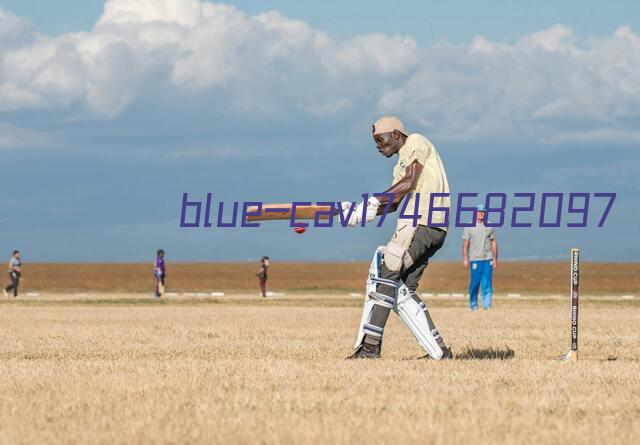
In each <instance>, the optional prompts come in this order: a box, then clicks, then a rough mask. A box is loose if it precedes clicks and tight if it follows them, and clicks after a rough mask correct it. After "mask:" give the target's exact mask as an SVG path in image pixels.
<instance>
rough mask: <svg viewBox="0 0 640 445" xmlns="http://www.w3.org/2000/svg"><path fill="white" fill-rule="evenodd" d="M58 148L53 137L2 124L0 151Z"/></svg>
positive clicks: (0, 127)
mask: <svg viewBox="0 0 640 445" xmlns="http://www.w3.org/2000/svg"><path fill="white" fill-rule="evenodd" d="M58 146H59V144H58V143H57V142H56V140H55V139H54V137H53V136H52V135H48V134H45V133H42V132H39V131H35V130H30V129H28V128H21V127H18V126H15V125H12V124H0V150H2V149H17V148H25V147H27V148H34V147H38V148H42V147H58Z"/></svg>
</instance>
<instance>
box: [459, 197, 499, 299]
mask: <svg viewBox="0 0 640 445" xmlns="http://www.w3.org/2000/svg"><path fill="white" fill-rule="evenodd" d="M476 215H477V219H476V225H475V227H465V229H464V233H463V235H462V240H463V241H462V262H463V264H464V267H465V269H470V270H471V283H470V284H469V305H470V306H471V310H472V311H477V310H478V291H479V290H480V289H482V307H483V308H484V309H485V310H487V309H489V308H490V307H491V302H492V299H493V285H492V283H491V281H492V279H493V270H494V269H495V268H496V267H497V266H498V241H497V239H496V231H495V229H494V228H493V227H486V226H485V225H484V220H485V215H486V211H485V207H484V206H483V205H478V206H476Z"/></svg>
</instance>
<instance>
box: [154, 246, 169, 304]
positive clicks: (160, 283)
mask: <svg viewBox="0 0 640 445" xmlns="http://www.w3.org/2000/svg"><path fill="white" fill-rule="evenodd" d="M153 275H154V276H155V278H156V298H160V297H162V295H163V294H164V279H165V277H166V276H167V270H166V268H165V264H164V250H162V249H159V250H158V253H157V255H156V262H155V264H154V268H153Z"/></svg>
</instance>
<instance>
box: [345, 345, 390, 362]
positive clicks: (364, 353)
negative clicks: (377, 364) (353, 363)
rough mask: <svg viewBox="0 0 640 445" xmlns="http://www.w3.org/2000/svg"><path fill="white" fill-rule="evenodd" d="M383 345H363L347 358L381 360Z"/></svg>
mask: <svg viewBox="0 0 640 445" xmlns="http://www.w3.org/2000/svg"><path fill="white" fill-rule="evenodd" d="M381 349H382V348H381V343H378V344H377V345H371V344H369V343H364V342H363V343H362V344H361V345H360V347H359V348H358V349H356V352H354V353H353V354H351V355H350V356H349V357H347V360H351V359H356V358H372V359H375V358H380V351H381Z"/></svg>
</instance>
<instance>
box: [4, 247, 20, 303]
mask: <svg viewBox="0 0 640 445" xmlns="http://www.w3.org/2000/svg"><path fill="white" fill-rule="evenodd" d="M21 274H22V261H21V260H20V251H19V250H14V251H13V254H12V255H11V259H10V260H9V278H10V279H11V284H10V285H8V286H7V287H6V288H4V289H3V292H4V296H5V297H8V296H9V291H11V289H13V297H14V298H15V297H17V296H18V285H19V284H20V275H21Z"/></svg>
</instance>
